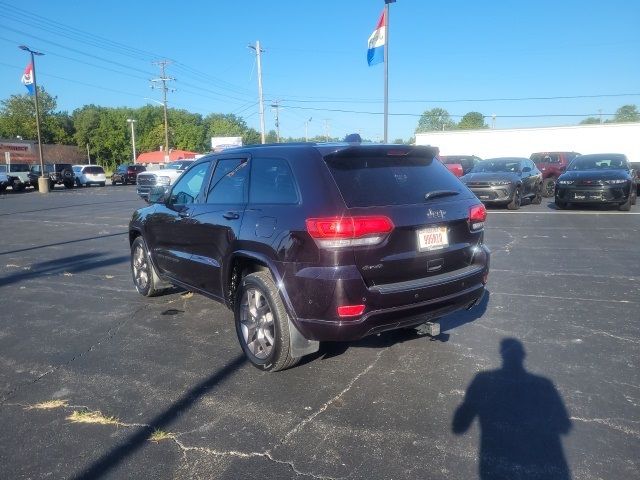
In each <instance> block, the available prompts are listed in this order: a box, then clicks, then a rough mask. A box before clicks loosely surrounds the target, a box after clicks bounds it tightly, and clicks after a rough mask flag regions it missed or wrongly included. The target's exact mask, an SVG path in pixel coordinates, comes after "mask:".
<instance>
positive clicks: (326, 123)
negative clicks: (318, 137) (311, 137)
mask: <svg viewBox="0 0 640 480" xmlns="http://www.w3.org/2000/svg"><path fill="white" fill-rule="evenodd" d="M324 138H325V141H327V142H328V141H329V119H328V118H325V119H324Z"/></svg>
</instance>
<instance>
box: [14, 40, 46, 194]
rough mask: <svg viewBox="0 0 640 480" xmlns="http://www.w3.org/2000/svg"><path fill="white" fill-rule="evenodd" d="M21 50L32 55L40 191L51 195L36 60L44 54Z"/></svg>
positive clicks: (28, 49) (26, 48) (23, 46)
mask: <svg viewBox="0 0 640 480" xmlns="http://www.w3.org/2000/svg"><path fill="white" fill-rule="evenodd" d="M18 48H19V49H20V50H24V51H25V52H29V54H30V55H31V72H32V74H33V91H34V92H35V102H36V130H37V131H38V154H39V156H40V178H38V191H39V192H40V193H49V181H48V180H47V179H46V178H45V177H44V173H45V172H44V158H43V157H42V139H41V137H40V108H39V106H38V83H37V82H36V60H35V58H34V55H38V56H42V55H44V53H41V52H36V51H35V50H31V49H30V48H29V47H27V46H26V45H20V46H19V47H18Z"/></svg>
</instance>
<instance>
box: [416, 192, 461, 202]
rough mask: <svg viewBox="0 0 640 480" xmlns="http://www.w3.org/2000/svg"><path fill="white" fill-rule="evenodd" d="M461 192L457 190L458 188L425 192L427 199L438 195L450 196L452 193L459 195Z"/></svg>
mask: <svg viewBox="0 0 640 480" xmlns="http://www.w3.org/2000/svg"><path fill="white" fill-rule="evenodd" d="M458 194H460V192H458V191H456V190H434V191H432V192H427V193H425V194H424V199H425V200H430V199H432V198H437V197H449V196H451V195H458Z"/></svg>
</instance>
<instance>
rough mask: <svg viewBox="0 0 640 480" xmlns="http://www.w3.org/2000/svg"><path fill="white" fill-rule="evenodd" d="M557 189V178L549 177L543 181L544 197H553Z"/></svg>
mask: <svg viewBox="0 0 640 480" xmlns="http://www.w3.org/2000/svg"><path fill="white" fill-rule="evenodd" d="M555 189H556V177H548V178H545V179H544V180H543V181H542V196H543V197H553V196H554V195H555Z"/></svg>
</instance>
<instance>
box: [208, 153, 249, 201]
mask: <svg viewBox="0 0 640 480" xmlns="http://www.w3.org/2000/svg"><path fill="white" fill-rule="evenodd" d="M247 170H248V168H247V161H246V160H244V159H237V158H233V159H232V158H228V159H224V160H218V163H217V165H216V169H215V171H214V172H213V178H212V179H211V183H210V185H209V193H208V195H207V203H211V204H222V203H234V204H238V203H244V199H245V187H246V180H247Z"/></svg>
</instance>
